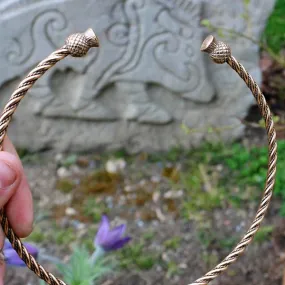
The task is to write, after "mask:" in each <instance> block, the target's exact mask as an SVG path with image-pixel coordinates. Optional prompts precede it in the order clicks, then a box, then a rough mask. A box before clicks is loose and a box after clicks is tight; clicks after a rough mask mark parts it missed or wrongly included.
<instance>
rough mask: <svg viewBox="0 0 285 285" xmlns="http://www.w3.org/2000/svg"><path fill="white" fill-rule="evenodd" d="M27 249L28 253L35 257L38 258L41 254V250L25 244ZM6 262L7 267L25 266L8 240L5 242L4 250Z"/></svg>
mask: <svg viewBox="0 0 285 285" xmlns="http://www.w3.org/2000/svg"><path fill="white" fill-rule="evenodd" d="M24 245H25V247H26V248H27V250H28V252H29V253H30V254H31V255H32V256H33V257H34V258H37V257H38V254H39V250H38V249H37V248H36V247H35V246H33V245H31V244H29V243H25V242H24ZM3 252H4V256H5V261H6V264H7V265H11V266H25V263H24V261H23V260H22V259H21V258H20V257H19V255H18V254H17V252H16V251H15V250H14V248H13V247H12V245H11V243H10V242H9V241H8V240H5V244H4V248H3Z"/></svg>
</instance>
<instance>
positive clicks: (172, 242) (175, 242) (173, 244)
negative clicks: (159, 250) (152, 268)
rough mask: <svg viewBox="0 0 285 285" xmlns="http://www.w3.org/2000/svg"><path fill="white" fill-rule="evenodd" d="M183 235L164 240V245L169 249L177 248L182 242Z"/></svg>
mask: <svg viewBox="0 0 285 285" xmlns="http://www.w3.org/2000/svg"><path fill="white" fill-rule="evenodd" d="M181 240H182V239H181V237H178V236H177V237H173V238H171V239H168V240H166V241H165V242H164V246H165V247H166V248H168V249H177V248H179V246H180V244H181Z"/></svg>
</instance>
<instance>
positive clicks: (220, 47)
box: [189, 35, 277, 285]
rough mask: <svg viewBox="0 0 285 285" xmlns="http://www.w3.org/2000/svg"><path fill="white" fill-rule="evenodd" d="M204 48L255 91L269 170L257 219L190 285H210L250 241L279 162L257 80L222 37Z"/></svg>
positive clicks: (272, 128)
mask: <svg viewBox="0 0 285 285" xmlns="http://www.w3.org/2000/svg"><path fill="white" fill-rule="evenodd" d="M201 51H204V52H206V53H208V54H209V56H210V58H211V59H212V60H213V61H214V62H215V63H218V64H222V63H227V64H228V65H229V66H230V67H231V68H232V69H233V70H234V71H236V72H237V74H238V75H239V76H240V77H241V78H242V79H243V80H244V82H245V83H246V85H247V86H248V88H249V89H250V91H251V92H252V94H253V96H254V98H255V99H256V102H257V104H258V107H259V110H260V112H261V114H262V117H263V118H264V120H265V127H266V133H267V137H268V170H267V176H266V182H265V188H264V191H263V196H262V199H261V202H260V205H259V207H258V210H257V213H256V216H255V219H254V220H253V222H252V224H251V226H250V227H249V229H248V231H247V232H246V234H245V235H244V236H243V238H242V239H241V241H240V242H239V243H238V244H237V245H236V246H235V248H234V249H233V250H232V252H231V253H230V254H228V256H226V257H225V258H224V260H223V261H222V262H220V263H219V264H218V265H217V266H216V267H215V268H213V269H212V270H211V271H209V272H208V273H206V274H205V275H204V276H203V277H201V278H199V279H197V280H196V281H195V282H194V283H191V284H189V285H207V284H208V283H209V282H211V281H212V280H213V279H215V278H216V277H218V276H219V275H220V274H221V273H222V272H224V271H225V270H226V269H227V268H228V267H229V266H230V265H231V264H232V263H234V262H235V261H236V260H237V259H238V258H239V257H240V255H241V254H242V253H243V252H244V251H245V249H246V248H247V246H248V245H249V244H250V243H251V241H252V239H253V238H254V235H255V234H256V232H257V231H258V229H259V227H260V224H261V222H262V220H263V219H264V216H265V214H266V211H267V209H268V207H269V203H270V200H271V197H272V192H273V188H274V183H275V174H276V163H277V142H276V131H275V129H274V123H273V118H272V115H271V111H270V108H269V106H268V105H267V103H266V100H265V97H264V95H263V94H262V92H261V90H260V88H259V87H258V85H257V83H256V82H255V81H254V79H253V78H252V77H251V75H250V74H249V73H248V72H247V71H246V69H245V68H244V67H243V66H242V65H241V64H240V63H239V62H238V61H237V60H236V59H235V58H234V57H233V56H232V55H231V49H230V47H229V46H228V45H227V44H225V43H223V42H221V41H217V40H216V39H215V38H214V37H213V36H211V35H210V36H208V37H207V38H206V39H205V40H204V42H203V44H202V46H201Z"/></svg>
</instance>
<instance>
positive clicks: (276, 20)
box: [263, 0, 285, 53]
mask: <svg viewBox="0 0 285 285" xmlns="http://www.w3.org/2000/svg"><path fill="white" fill-rule="evenodd" d="M263 40H264V41H265V43H266V45H267V46H268V47H269V48H270V49H271V50H272V51H274V52H275V53H279V52H280V50H281V48H283V47H284V46H285V1H284V0H277V1H276V5H275V8H274V10H273V12H272V14H271V16H270V17H269V19H268V21H267V24H266V27H265V30H264V34H263Z"/></svg>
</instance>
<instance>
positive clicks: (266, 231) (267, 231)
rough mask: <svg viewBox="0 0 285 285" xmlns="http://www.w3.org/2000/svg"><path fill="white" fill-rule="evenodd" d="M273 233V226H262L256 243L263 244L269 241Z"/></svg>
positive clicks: (257, 234) (256, 235)
mask: <svg viewBox="0 0 285 285" xmlns="http://www.w3.org/2000/svg"><path fill="white" fill-rule="evenodd" d="M272 232H273V226H261V227H260V229H259V230H258V232H257V233H256V234H255V237H254V240H253V241H254V242H256V243H263V242H264V241H267V240H269V238H270V236H271V234H272Z"/></svg>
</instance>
